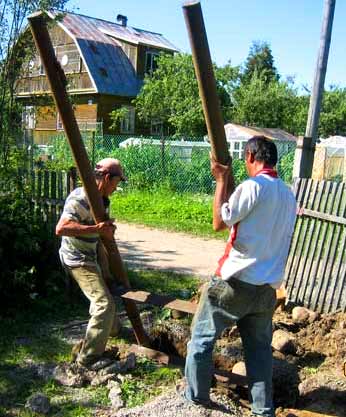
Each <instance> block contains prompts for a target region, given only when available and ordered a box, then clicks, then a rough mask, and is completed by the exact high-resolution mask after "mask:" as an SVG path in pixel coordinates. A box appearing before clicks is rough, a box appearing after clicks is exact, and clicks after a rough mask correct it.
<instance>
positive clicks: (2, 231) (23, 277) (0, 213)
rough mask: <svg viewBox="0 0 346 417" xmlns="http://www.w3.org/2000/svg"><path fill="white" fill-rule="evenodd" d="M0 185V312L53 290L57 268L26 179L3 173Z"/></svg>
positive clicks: (48, 238)
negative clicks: (34, 209) (33, 205)
mask: <svg viewBox="0 0 346 417" xmlns="http://www.w3.org/2000/svg"><path fill="white" fill-rule="evenodd" d="M0 183H1V190H2V191H1V194H0V264H1V270H0V292H1V294H2V303H1V306H0V310H1V311H5V310H6V309H7V308H9V306H11V305H12V306H13V307H14V308H16V306H17V305H18V303H20V304H22V305H25V304H27V303H28V302H29V301H30V300H31V299H34V298H35V297H36V296H37V294H39V293H44V292H45V291H47V290H48V289H50V290H54V289H55V288H56V284H55V280H56V278H57V274H58V273H57V272H56V271H57V269H58V266H57V261H56V260H55V258H56V256H55V254H54V245H53V240H52V239H51V238H50V237H49V234H48V231H47V229H46V227H45V225H44V224H43V223H42V221H41V220H40V219H38V218H36V216H35V214H34V212H33V207H32V203H31V193H30V186H29V184H28V183H27V181H26V179H25V176H21V175H19V174H18V172H17V171H15V170H8V171H5V170H3V171H2V172H1V177H0Z"/></svg>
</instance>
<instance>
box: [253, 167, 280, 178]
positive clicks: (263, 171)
mask: <svg viewBox="0 0 346 417" xmlns="http://www.w3.org/2000/svg"><path fill="white" fill-rule="evenodd" d="M261 174H265V175H269V176H270V177H273V178H277V177H278V173H277V171H275V169H273V168H263V169H261V170H260V171H258V172H256V175H255V177H257V175H261Z"/></svg>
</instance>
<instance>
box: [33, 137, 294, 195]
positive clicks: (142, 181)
mask: <svg viewBox="0 0 346 417" xmlns="http://www.w3.org/2000/svg"><path fill="white" fill-rule="evenodd" d="M82 136H83V140H84V143H85V147H86V150H87V153H88V155H89V159H90V161H91V163H92V165H93V166H94V165H95V163H96V162H97V161H98V160H100V159H102V158H105V157H113V158H118V159H119V160H120V161H121V162H122V164H123V166H124V168H125V173H126V176H127V177H128V182H127V184H126V185H125V187H127V188H128V189H153V188H155V187H166V188H167V189H170V190H172V191H173V192H179V193H186V192H188V193H203V194H212V193H213V191H214V186H215V184H214V179H213V177H212V176H211V173H210V163H209V152H210V144H209V143H208V142H207V141H206V140H204V138H202V137H201V138H178V139H177V138H173V137H164V138H160V139H158V138H157V137H155V138H153V137H133V136H129V135H127V136H125V135H95V134H93V133H92V132H90V133H85V134H83V135H82ZM245 143H246V141H239V142H238V143H233V144H232V146H231V147H230V152H231V155H232V158H233V164H232V166H233V173H234V177H235V181H236V183H237V184H238V183H240V182H241V181H243V180H244V179H246V178H247V173H246V168H245V162H244V144H245ZM276 145H277V148H278V154H279V161H278V164H277V169H278V172H279V176H280V177H281V178H282V179H283V180H284V181H285V182H286V183H288V184H290V183H291V182H292V170H293V160H294V151H295V146H296V144H295V143H294V142H282V141H277V142H276ZM43 151H44V153H43ZM37 163H38V164H41V165H44V167H45V168H46V169H54V170H62V169H64V170H66V169H68V168H70V167H71V166H73V165H74V161H73V158H72V155H71V151H70V148H69V145H68V143H67V140H66V138H65V136H64V135H63V134H60V135H58V136H56V137H54V138H53V139H51V141H50V143H49V144H47V145H45V147H44V148H42V146H41V148H38V149H37V151H36V164H37Z"/></svg>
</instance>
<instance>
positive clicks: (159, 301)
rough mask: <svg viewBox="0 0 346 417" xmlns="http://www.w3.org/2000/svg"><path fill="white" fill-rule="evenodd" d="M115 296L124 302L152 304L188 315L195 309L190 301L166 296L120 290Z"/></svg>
mask: <svg viewBox="0 0 346 417" xmlns="http://www.w3.org/2000/svg"><path fill="white" fill-rule="evenodd" d="M115 295H117V296H119V297H121V298H123V299H125V300H132V301H137V302H139V303H147V304H152V305H156V306H159V307H164V308H170V309H173V310H178V311H183V312H185V313H189V314H194V313H195V312H196V309H197V304H195V303H192V302H190V301H185V300H179V299H177V298H174V297H171V296H168V295H159V294H151V293H150V292H147V291H140V290H126V289H121V290H117V291H116V292H115Z"/></svg>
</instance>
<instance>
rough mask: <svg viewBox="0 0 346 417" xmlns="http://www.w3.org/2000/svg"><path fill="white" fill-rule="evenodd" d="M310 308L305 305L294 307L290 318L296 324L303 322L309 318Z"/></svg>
mask: <svg viewBox="0 0 346 417" xmlns="http://www.w3.org/2000/svg"><path fill="white" fill-rule="evenodd" d="M310 313H312V312H310V310H308V309H307V308H305V307H294V309H293V310H292V320H293V322H294V323H297V324H304V323H306V322H307V321H308V320H309V317H310Z"/></svg>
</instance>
